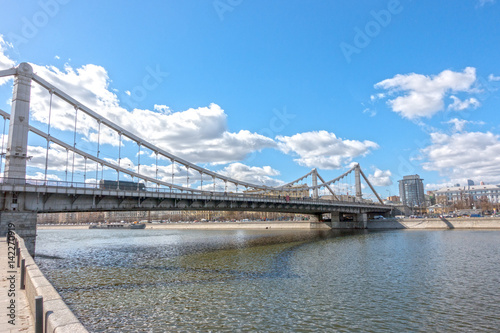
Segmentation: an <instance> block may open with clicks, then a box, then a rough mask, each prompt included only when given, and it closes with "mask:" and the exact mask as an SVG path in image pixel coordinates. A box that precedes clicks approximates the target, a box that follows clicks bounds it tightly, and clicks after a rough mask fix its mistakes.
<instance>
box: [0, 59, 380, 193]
mask: <svg viewBox="0 0 500 333" xmlns="http://www.w3.org/2000/svg"><path fill="white" fill-rule="evenodd" d="M16 74H17V68H12V69H9V70H4V71H0V77H2V76H8V75H16ZM31 79H32V80H33V81H34V82H36V83H37V84H39V85H40V86H41V87H42V88H44V89H46V90H47V91H48V92H49V94H50V102H49V116H48V127H47V133H44V132H43V131H41V130H39V129H36V128H34V127H32V126H30V127H29V130H30V131H31V132H33V133H35V134H37V135H39V136H41V137H42V138H45V139H46V141H47V145H46V162H45V173H44V180H45V181H47V178H48V174H47V173H48V163H49V149H50V142H53V143H55V144H57V145H59V146H61V147H62V148H64V149H65V150H66V169H65V179H66V181H67V180H68V172H69V152H70V151H71V153H72V166H71V172H72V175H71V181H72V182H73V181H74V174H75V159H76V155H77V154H78V155H79V156H80V157H83V163H84V166H83V178H84V181H86V173H87V160H88V159H89V160H91V161H94V162H95V163H96V184H97V180H98V178H99V177H98V174H99V165H101V179H104V168H105V167H106V168H109V169H112V170H115V171H116V173H117V183H118V184H119V182H120V174H125V175H128V176H130V177H132V178H137V179H142V180H144V181H145V182H146V183H147V182H152V183H153V184H156V187H157V188H159V187H160V186H166V187H169V188H170V190H171V191H172V190H173V189H176V190H181V191H189V192H192V193H203V192H205V191H204V187H203V185H204V184H203V181H204V177H203V176H204V175H209V176H211V177H212V180H213V188H214V191H216V189H217V185H216V184H217V181H223V182H224V190H225V191H226V192H227V190H228V183H229V184H233V185H234V188H235V190H236V191H238V188H242V187H243V188H245V189H246V190H247V191H248V190H249V189H251V190H257V191H254V192H255V193H256V194H260V193H269V192H271V191H278V192H280V191H284V192H298V191H303V192H305V191H312V193H313V197H318V193H319V190H321V189H323V190H324V191H326V190H328V191H329V192H330V193H331V195H332V197H333V198H334V199H336V200H339V198H338V196H337V194H336V193H335V191H334V188H332V187H333V185H335V184H336V183H337V182H339V180H344V181H347V177H350V178H352V172H355V174H356V177H355V180H356V184H355V187H356V196H357V197H358V198H361V185H360V179H361V177H362V178H363V179H364V180H365V181H366V182H367V184H368V185H369V187H370V189H371V190H372V191H373V192H374V193H375V195H376V196H377V198H378V199H379V201H381V199H380V197H379V196H378V194H376V192H375V190H374V189H373V186H372V185H371V184H370V182H369V181H368V179H367V177H366V176H365V174H364V173H363V172H362V171H361V169H360V167H359V165H354V166H353V167H352V168H351V169H349V170H348V171H346V172H345V173H343V174H342V175H341V176H339V177H336V178H334V179H332V180H329V181H325V179H324V178H323V177H321V175H319V174H318V172H317V170H316V169H313V170H312V171H310V172H309V173H307V174H305V175H303V176H302V177H300V178H298V179H296V180H294V181H292V182H289V183H286V184H283V185H280V186H277V187H271V186H266V185H259V184H252V183H249V182H246V181H240V180H236V179H233V178H231V177H228V176H224V175H222V174H219V173H216V172H213V171H211V170H209V169H206V168H203V167H200V166H198V165H196V164H194V163H191V162H189V161H186V160H184V159H182V158H180V157H178V156H175V155H173V154H171V153H169V152H167V151H165V150H163V149H161V148H159V147H157V146H156V145H154V144H152V143H150V142H148V141H145V140H143V139H142V138H140V137H138V136H137V135H135V134H133V133H132V132H130V131H128V130H126V129H125V128H123V127H121V126H119V125H117V124H116V123H114V122H112V121H110V120H108V119H107V118H105V117H103V116H101V115H99V114H98V113H96V112H95V111H93V110H92V109H90V108H88V107H86V106H85V105H83V104H81V103H80V102H78V101H77V100H75V99H74V98H72V97H71V96H69V95H68V94H66V93H65V92H63V91H62V90H60V89H58V88H56V87H55V86H53V85H52V84H50V83H48V82H47V81H46V80H44V79H43V78H41V77H40V76H38V75H37V74H31ZM54 95H55V96H57V97H58V98H60V99H61V100H62V101H64V102H66V103H69V104H70V105H72V106H73V107H74V109H75V115H74V119H75V123H74V127H73V131H74V133H73V145H69V144H67V143H65V142H64V141H62V140H58V139H57V138H55V137H53V136H52V135H51V133H50V132H51V117H52V107H53V96H54ZM0 111H1V110H0ZM79 111H81V113H82V116H81V118H82V121H85V118H86V117H87V116H89V117H91V118H93V119H95V120H96V121H97V150H96V155H95V156H94V155H92V154H89V153H87V152H84V151H83V150H82V149H79V148H77V131H78V126H77V125H78V119H79V117H78V116H79ZM0 114H1V115H2V116H3V117H4V135H3V137H2V151H3V144H4V143H3V140H4V136H5V123H6V119H8V118H9V114H8V113H6V112H4V111H1V112H0ZM103 124H104V125H105V126H107V128H108V129H110V130H112V131H114V133H117V134H118V141H119V143H118V161H117V164H115V163H112V162H110V161H109V160H106V159H103V158H102V157H101V144H102V142H101V131H102V125H103ZM123 138H125V139H127V140H130V141H133V142H135V143H136V144H137V145H138V154H137V169H136V170H129V169H128V168H126V167H123V166H122V158H123V157H122V152H121V150H122V144H123V143H122V140H123ZM142 148H144V149H145V150H150V151H151V152H152V153H154V154H155V172H154V175H153V176H150V175H147V174H141V154H142V153H143V151H142ZM159 158H165V159H168V160H170V162H171V168H172V171H171V173H172V174H171V182H170V183H169V182H165V181H164V178H162V179H160V177H159V174H158V173H159V165H158V160H159ZM2 159H3V155H2ZM176 163H177V165H179V166H180V167H181V166H182V167H184V168H185V170H186V186H182V185H177V184H175V181H176V179H175V178H176V177H175V166H176ZM129 166H130V167H131V168H132V169H134V168H133V166H132V165H131V164H130V165H129ZM146 169H148V168H146ZM180 170H181V169H179V176H182V175H181V174H182V172H180ZM190 172H192V173H193V177H194V178H195V179H196V177H195V172H197V173H199V176H200V179H199V181H200V189H199V190H198V189H194V188H191V187H190V186H191V185H190ZM309 176H311V177H312V185H307V184H304V185H303V186H293V185H295V184H298V183H299V182H301V181H303V180H305V179H306V178H308V177H309ZM318 178H319V180H320V181H321V183H319V184H318V181H317V179H318ZM181 183H182V182H181ZM195 183H196V181H195ZM193 185H194V184H193ZM339 187H340V188H342V186H339ZM349 187H350V184H349V185H348V186H346V188H347V191H348V192H349ZM348 192H347V193H348ZM381 202H382V201H381Z"/></svg>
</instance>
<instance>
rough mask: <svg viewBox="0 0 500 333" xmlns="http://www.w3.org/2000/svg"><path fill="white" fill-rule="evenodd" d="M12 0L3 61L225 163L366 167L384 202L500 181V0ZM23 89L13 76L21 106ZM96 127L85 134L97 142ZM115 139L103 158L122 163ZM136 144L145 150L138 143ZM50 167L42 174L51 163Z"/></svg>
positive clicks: (232, 171)
mask: <svg viewBox="0 0 500 333" xmlns="http://www.w3.org/2000/svg"><path fill="white" fill-rule="evenodd" d="M0 8H1V9H2V10H0V34H1V35H2V43H1V53H0V66H2V67H1V68H8V67H11V66H12V65H17V64H18V63H20V62H24V61H26V62H30V63H32V64H34V65H35V66H36V67H35V70H36V71H37V72H38V73H39V74H40V75H42V76H44V77H45V78H47V80H49V79H50V80H53V81H52V82H55V81H58V82H62V84H65V83H68V85H65V87H60V88H61V89H62V90H65V91H68V90H69V92H71V93H72V94H75V95H76V97H78V98H81V99H83V100H82V102H83V103H84V104H86V105H88V106H90V107H92V108H93V109H95V110H96V111H97V112H100V113H102V114H103V115H106V116H107V117H111V118H113V117H114V119H116V120H119V121H122V122H123V124H124V126H129V127H127V128H130V129H132V130H136V131H137V132H138V134H141V135H143V136H144V137H147V138H148V140H150V141H152V142H154V143H156V144H158V145H159V146H161V147H164V148H165V149H167V150H169V151H171V152H172V153H174V154H177V155H179V156H181V157H185V158H186V159H188V160H190V161H193V162H196V163H198V164H200V165H203V166H206V167H208V168H210V169H212V170H216V171H220V172H223V173H226V174H228V175H231V176H234V177H235V178H243V179H244V180H248V181H256V182H258V183H267V184H279V183H280V181H284V182H287V181H291V180H293V179H295V178H298V177H299V176H301V175H302V174H305V173H307V172H308V171H309V170H310V169H311V168H313V167H316V168H318V169H319V171H320V173H321V174H322V175H323V177H324V178H328V179H331V178H334V177H335V176H337V175H339V174H341V173H342V172H344V171H345V170H347V169H348V168H349V167H350V165H351V163H353V162H358V163H360V164H361V166H362V168H363V169H364V170H365V173H366V174H369V175H370V176H371V179H372V181H373V183H374V184H375V185H378V186H377V187H376V188H377V190H378V191H379V193H380V194H381V195H383V196H386V195H387V194H397V193H398V189H397V181H398V180H399V179H401V178H402V176H403V175H407V174H415V173H418V174H419V175H421V177H422V178H424V183H425V184H427V189H437V188H439V187H440V186H442V185H444V184H455V183H464V181H465V180H466V179H473V180H474V181H476V182H479V181H484V182H486V183H489V184H500V167H499V165H500V127H499V123H500V122H499V120H500V117H499V110H500V91H499V89H500V63H499V61H498V55H499V54H500V33H499V32H500V31H499V30H500V23H499V22H500V21H499V20H498V18H499V17H500V4H499V3H496V1H491V0H490V1H486V0H462V1H453V2H452V1H447V2H435V1H407V0H400V1H395V0H390V1H356V2H347V1H309V2H306V1H293V0H292V1H287V2H286V3H285V2H269V1H246V0H215V1H214V0H208V1H201V0H200V1H147V2H144V1H142V2H139V1H127V2H123V1H92V0H91V1H76V0H73V1H71V0H41V1H39V2H36V1H29V2H28V1H9V0H1V1H0ZM50 80H49V81H50ZM10 87H11V83H5V82H4V84H3V85H2V86H0V101H2V102H1V103H0V108H2V109H4V110H6V111H9V110H10V107H9V105H8V103H7V102H5V101H7V100H8V98H9V95H10V89H11V88H10ZM145 88H148V89H145ZM79 89H80V90H79ZM81 89H84V90H85V89H87V90H86V91H87V92H88V91H89V90H90V93H86V92H82V91H81ZM35 93H36V97H37V98H40V99H43V98H44V97H43V93H42V92H35ZM45 99H46V100H47V98H46V96H45ZM45 103H47V102H45ZM34 104H35V105H34V106H33V108H34V113H33V119H32V123H33V124H37V125H39V127H40V128H43V126H45V127H46V125H45V124H44V122H46V117H45V118H44V116H43V112H45V111H44V110H42V109H43V106H44V105H45V106H46V104H44V102H40V103H38V104H37V103H34ZM37 105H38V107H39V110H38V109H37ZM155 105H156V107H155ZM134 110H135V111H134ZM141 110H142V111H141ZM60 111H61V110H60ZM61 112H62V113H61V114H60V115H59V116H58V118H57V119H58V120H55V123H54V125H53V126H54V131H60V132H59V133H58V134H59V135H60V136H62V137H65V136H66V137H68V138H70V137H71V135H70V134H68V131H67V130H68V129H69V127H70V125H69V124H71V121H70V120H71V116H70V115H69V113H67V114H65V113H64V112H63V111H61ZM65 115H66V116H65ZM65 117H66V118H65ZM155 117H157V118H155ZM44 119H45V120H44ZM65 119H66V120H65ZM155 119H156V120H155ZM57 122H60V123H59V124H57ZM148 124H149V125H148ZM155 125H157V126H156V127H155ZM92 126H93V125H92V124H88V125H86V126H83V127H82V128H81V130H80V132H79V139H81V142H82V143H81V146H80V147H81V148H87V149H88V150H89V151H90V150H92V149H93V148H92V147H93V146H92V145H93V144H95V138H94V141H93V139H92V137H91V135H92V133H93V130H92ZM148 126H149V127H148ZM30 140H32V141H30V144H31V145H33V146H37V145H38V146H40V147H41V146H43V143H40V142H39V141H37V139H36V138H33V139H31V137H30ZM110 140H112V139H111V138H110ZM200 142H202V143H201V144H200ZM129 146H130V147H129ZM115 148H116V144H115V145H113V144H112V143H111V142H110V144H109V145H108V147H107V148H105V149H104V148H103V154H104V155H103V156H107V158H110V159H112V158H116V157H114V155H113V151H114V150H116V149H115ZM35 150H36V149H34V150H33V154H36V153H38V154H40V156H42V155H44V153H43V151H42V149H38V150H36V152H35ZM124 154H127V156H129V157H130V161H131V162H130V163H131V164H133V163H134V161H135V159H136V158H137V150H136V148H133V145H128V146H127V148H126V152H124ZM59 158H63V156H62V155H61V154H60V156H59ZM36 161H37V158H36V156H35V158H34V159H33V161H32V162H31V163H32V164H31V167H30V169H29V171H30V172H31V173H32V174H33V175H35V174H36V173H37V172H40V171H42V172H43V170H40V168H39V167H37V162H36ZM141 163H142V164H144V168H146V166H147V164H148V163H149V164H151V163H152V161H151V159H148V157H147V156H145V157H144V158H143V160H142V162H141ZM52 169H53V170H52V171H51V172H52V174H53V175H54V177H56V178H59V179H63V177H64V176H63V175H62V172H63V170H62V169H61V168H59V169H57V168H55V167H54V168H52ZM144 170H145V169H144ZM86 177H87V179H89V178H92V177H91V176H90V175H88V176H87V175H86ZM94 178H95V175H94Z"/></svg>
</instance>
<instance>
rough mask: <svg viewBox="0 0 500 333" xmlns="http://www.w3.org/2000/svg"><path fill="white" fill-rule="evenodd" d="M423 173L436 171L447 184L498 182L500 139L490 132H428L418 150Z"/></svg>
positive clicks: (499, 179) (499, 175)
mask: <svg viewBox="0 0 500 333" xmlns="http://www.w3.org/2000/svg"><path fill="white" fill-rule="evenodd" d="M422 153H423V155H424V157H425V158H426V160H427V162H424V163H423V164H422V166H423V168H424V169H425V170H432V171H439V173H440V174H441V175H442V176H445V177H447V178H448V179H449V180H450V182H451V183H460V182H461V181H463V180H464V179H477V180H482V181H485V182H488V183H495V184H499V183H500V173H499V165H500V136H499V135H497V134H493V133H490V132H461V133H454V134H451V135H448V134H443V133H432V134H431V144H430V145H429V146H428V147H426V148H424V149H423V150H422Z"/></svg>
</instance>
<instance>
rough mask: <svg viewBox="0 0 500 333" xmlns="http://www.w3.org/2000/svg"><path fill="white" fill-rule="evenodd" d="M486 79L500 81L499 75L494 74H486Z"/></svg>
mask: <svg viewBox="0 0 500 333" xmlns="http://www.w3.org/2000/svg"><path fill="white" fill-rule="evenodd" d="M488 81H500V76H495V75H493V74H490V75H488Z"/></svg>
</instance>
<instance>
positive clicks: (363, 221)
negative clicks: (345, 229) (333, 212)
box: [356, 213, 368, 229]
mask: <svg viewBox="0 0 500 333" xmlns="http://www.w3.org/2000/svg"><path fill="white" fill-rule="evenodd" d="M356 222H357V223H358V225H359V227H360V228H361V227H362V228H363V229H366V228H367V227H368V214H366V213H361V214H356Z"/></svg>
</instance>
